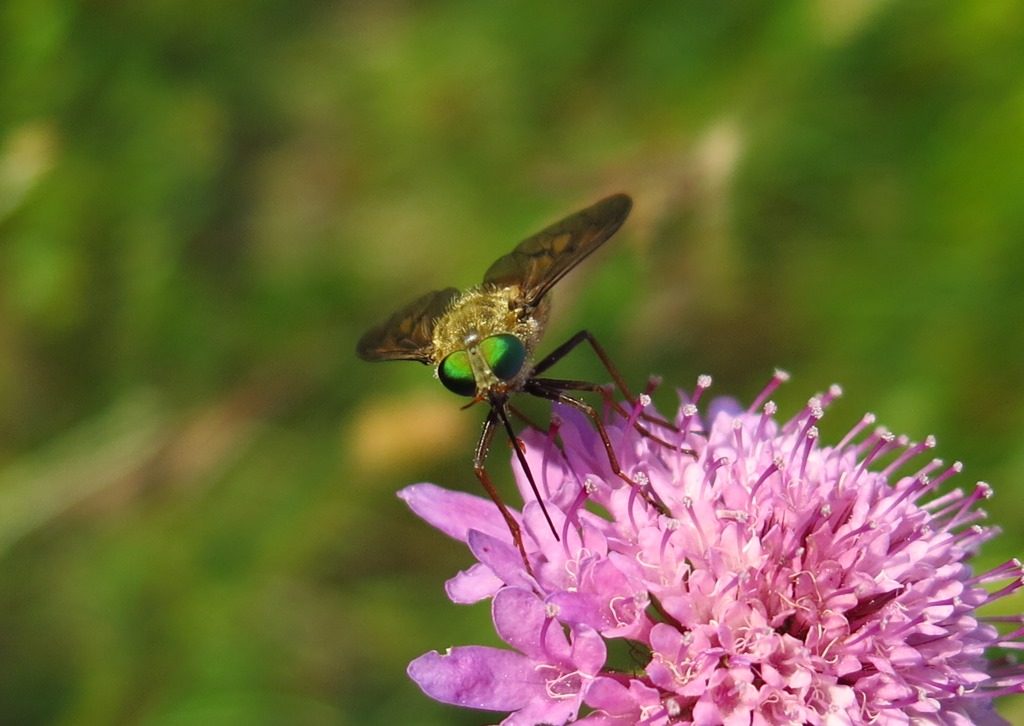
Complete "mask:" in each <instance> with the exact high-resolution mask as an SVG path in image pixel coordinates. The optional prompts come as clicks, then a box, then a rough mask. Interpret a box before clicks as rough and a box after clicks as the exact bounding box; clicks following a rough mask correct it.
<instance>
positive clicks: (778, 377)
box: [747, 368, 789, 413]
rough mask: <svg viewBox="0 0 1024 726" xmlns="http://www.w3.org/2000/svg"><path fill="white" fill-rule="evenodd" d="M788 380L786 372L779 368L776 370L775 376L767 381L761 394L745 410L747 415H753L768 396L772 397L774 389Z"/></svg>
mask: <svg viewBox="0 0 1024 726" xmlns="http://www.w3.org/2000/svg"><path fill="white" fill-rule="evenodd" d="M788 380H789V374H788V373H787V372H786V371H784V370H782V369H781V368H776V369H775V375H773V376H772V379H771V380H770V381H768V385H767V386H765V387H764V390H762V391H761V393H759V394H758V395H757V397H756V398H755V399H754V402H753V403H751V404H750V408H748V409H747V413H753V412H754V411H756V410H757V409H758V408H760V407H761V404H762V403H763V402H764V401H765V400H767V398H768V396H770V395H772V393H773V392H774V391H775V389H776V388H778V387H779V386H781V385H782V384H783V383H785V382H786V381H788Z"/></svg>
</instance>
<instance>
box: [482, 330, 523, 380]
mask: <svg viewBox="0 0 1024 726" xmlns="http://www.w3.org/2000/svg"><path fill="white" fill-rule="evenodd" d="M480 352H481V353H482V354H483V356H484V360H485V361H486V362H487V366H488V367H489V368H490V369H491V371H493V372H494V375H495V376H497V377H498V378H499V379H501V380H503V381H510V380H512V379H513V378H515V377H516V376H517V375H519V371H521V370H522V369H523V363H525V362H526V346H525V345H523V341H521V340H520V339H519V338H517V337H516V336H514V335H512V334H511V333H503V334H502V335H492V336H491V337H490V338H485V339H484V340H482V341H481V342H480Z"/></svg>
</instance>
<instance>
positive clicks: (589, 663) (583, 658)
mask: <svg viewBox="0 0 1024 726" xmlns="http://www.w3.org/2000/svg"><path fill="white" fill-rule="evenodd" d="M607 657H608V648H607V647H606V646H605V644H604V638H602V637H601V636H600V635H598V633H597V631H596V630H594V629H592V628H588V627H587V626H586V625H580V626H579V627H577V628H574V629H573V641H572V662H573V665H574V666H576V668H577V669H578V670H579V671H580V673H585V674H586V675H588V676H595V675H597V674H598V672H600V670H601V669H602V668H604V662H605V660H606V659H607Z"/></svg>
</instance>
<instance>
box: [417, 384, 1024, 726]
mask: <svg viewBox="0 0 1024 726" xmlns="http://www.w3.org/2000/svg"><path fill="white" fill-rule="evenodd" d="M782 380H784V375H783V374H779V375H777V376H776V378H775V379H774V380H773V382H772V384H771V385H770V386H769V387H768V389H767V390H766V392H765V393H764V394H762V396H761V397H759V399H758V400H757V401H756V402H755V404H754V405H753V406H751V408H748V409H746V410H741V409H740V407H739V406H738V405H737V404H735V403H734V402H730V401H717V402H714V403H712V405H711V407H710V411H709V412H708V414H707V415H706V417H705V418H701V417H700V416H699V414H698V409H697V407H696V405H695V404H696V402H697V400H698V399H699V398H700V394H701V393H702V392H703V390H704V388H706V387H707V386H708V385H710V380H709V379H706V378H705V377H702V379H701V381H700V383H699V385H698V388H697V390H696V392H695V393H694V394H693V395H691V396H683V403H682V406H681V408H680V410H679V413H678V414H677V416H676V418H675V422H674V423H675V426H676V428H677V429H678V431H672V430H668V431H669V434H668V435H667V436H665V435H664V432H663V431H662V430H659V431H658V433H657V436H658V437H660V438H664V439H671V441H670V442H669V443H670V444H672V446H667V445H666V443H665V441H664V440H662V441H659V440H658V439H656V438H653V437H651V436H649V435H646V434H645V433H644V432H645V430H646V429H645V428H644V427H637V426H635V425H634V424H635V422H636V417H637V416H638V415H639V414H640V413H641V411H640V410H639V406H640V405H642V404H638V407H637V410H635V411H634V412H633V414H634V418H633V419H632V420H629V421H626V420H623V419H622V418H621V417H613V418H612V419H611V420H609V421H608V422H607V424H606V431H607V434H608V437H609V439H610V440H611V442H612V445H613V446H614V449H615V454H616V458H617V459H618V462H619V464H620V467H621V468H622V470H623V471H624V472H625V473H626V475H627V476H628V477H629V478H630V479H631V480H632V481H633V482H635V485H634V486H630V485H628V484H627V483H625V482H624V481H623V480H622V478H620V477H618V476H617V475H616V474H615V473H614V472H613V471H612V469H611V465H610V460H609V457H608V454H607V451H606V450H605V448H604V444H603V442H602V440H601V438H600V437H599V436H598V433H597V432H596V431H595V430H594V428H593V426H592V425H591V423H590V422H589V421H588V420H587V419H586V418H585V417H583V416H582V415H580V414H579V413H578V412H577V411H575V410H573V409H568V408H563V407H557V408H556V410H555V418H554V423H553V425H552V430H551V431H550V432H546V433H545V432H538V431H526V432H524V434H523V436H522V440H523V443H524V445H525V447H526V459H527V462H528V464H529V466H530V469H531V471H532V472H533V473H534V478H535V480H536V481H537V483H538V484H539V486H540V488H541V493H542V495H543V497H544V503H543V504H544V507H545V508H546V510H547V512H548V514H549V515H550V517H551V519H552V521H553V522H554V524H555V529H556V530H557V531H558V533H559V534H558V537H556V536H555V535H554V534H553V532H552V531H551V527H550V526H549V524H548V522H547V519H546V518H545V516H544V513H543V511H542V509H541V504H540V503H539V502H537V501H535V500H534V498H533V494H532V493H531V492H530V489H529V488H528V483H527V481H526V477H525V476H524V475H523V472H522V471H521V470H518V469H517V480H518V482H519V486H520V490H521V492H522V493H523V497H524V501H525V502H526V503H525V505H524V507H523V509H522V512H521V514H520V513H517V514H518V515H519V516H520V517H521V523H522V527H523V532H524V543H525V546H526V550H527V552H528V555H529V559H530V567H529V568H527V567H526V565H525V564H524V562H523V560H522V557H521V556H520V553H519V552H518V550H516V548H515V547H514V546H513V545H512V541H511V537H510V535H509V533H508V531H507V528H506V527H505V524H504V522H503V520H502V519H501V517H500V515H499V514H498V512H497V510H496V508H494V507H493V505H492V504H490V502H487V501H485V500H483V499H481V498H479V497H474V496H471V495H468V494H462V493H456V492H449V491H446V490H444V489H441V488H439V487H436V486H433V485H429V484H419V485H415V486H411V487H408V488H406V489H405V490H403V491H402V492H401V494H400V495H401V496H402V498H403V499H405V500H406V501H407V502H408V503H409V505H410V506H411V507H412V508H413V510H414V511H415V512H416V513H417V514H419V515H420V516H421V517H423V518H424V519H426V520H427V521H428V522H430V523H431V524H434V525H435V526H437V527H438V528H439V529H441V530H442V531H444V532H445V533H447V534H449V535H450V536H452V537H455V538H457V539H459V540H461V541H463V542H465V543H466V544H467V545H468V546H469V548H470V550H471V552H472V553H473V555H474V556H475V557H476V559H477V560H478V562H477V563H476V564H475V565H473V566H472V567H470V568H469V569H468V570H466V571H464V572H461V573H459V574H458V575H456V576H455V577H454V578H453V579H452V580H450V581H449V582H448V585H447V591H448V594H449V597H450V598H451V599H452V600H453V601H454V602H457V603H469V602H477V601H480V600H483V599H486V598H492V609H493V616H494V622H495V627H496V629H497V632H498V634H499V636H500V637H501V638H502V639H503V640H504V641H505V642H506V643H508V645H509V646H511V648H512V649H513V650H507V649H496V648H484V647H479V646H463V647H456V648H452V649H451V650H450V651H449V652H448V653H447V654H446V655H438V654H437V653H435V652H431V653H427V654H426V655H424V656H421V657H420V658H418V659H416V660H415V661H413V662H412V664H410V666H409V673H410V675H411V677H412V678H413V679H414V680H415V681H416V682H417V683H418V684H419V685H420V687H421V688H422V689H423V690H424V691H425V692H426V693H427V694H428V695H429V696H431V697H433V698H435V699H437V700H440V701H444V702H447V703H453V704H458V705H463V706H468V707H472V708H479V709H489V710H496V711H507V712H511V715H510V716H508V718H506V719H505V721H503V723H504V724H539V723H549V724H563V723H568V722H577V723H586V724H623V725H625V724H649V725H651V726H656V725H662V724H691V723H692V724H718V723H721V724H727V725H732V724H736V725H739V724H742V725H743V726H748V725H750V724H753V725H754V726H761V725H767V724H793V723H798V724H828V725H832V724H835V725H838V724H877V723H895V724H899V723H906V724H910V723H920V724H956V725H963V724H1003V723H1006V722H1005V721H1004V720H1003V719H1002V718H1000V717H999V716H998V715H996V713H995V712H994V710H993V708H992V704H993V700H994V699H995V698H996V697H997V696H1000V695H1002V694H1005V693H1011V692H1021V691H1024V668H1022V667H1020V666H1017V665H1013V664H1011V663H1010V661H1009V660H1008V659H1006V658H1005V657H1004V653H1005V650H1007V649H1019V648H1021V647H1022V644H1021V636H1022V634H1024V631H1022V630H1021V629H1018V630H1016V631H1014V632H1012V633H1009V634H1002V633H1001V632H1000V630H997V628H996V626H995V623H996V621H997V620H998V619H996V618H985V617H983V616H982V615H979V614H978V612H977V611H978V608H979V607H981V606H983V605H986V604H988V603H990V602H992V601H993V600H995V599H997V598H999V597H1002V596H1004V595H1007V594H1009V593H1010V592H1013V591H1015V590H1016V589H1017V588H1019V587H1020V585H1021V581H1022V580H1021V578H1022V568H1021V565H1020V563H1019V562H1018V561H1016V560H1014V561H1011V562H1008V563H1006V564H1005V565H1003V566H1001V567H998V568H996V569H994V570H992V571H991V572H988V573H985V574H982V575H975V574H973V573H972V571H971V568H970V566H969V564H968V560H969V559H970V557H971V556H972V555H973V554H974V553H975V552H976V551H977V548H978V547H979V545H980V544H981V543H982V542H984V541H985V540H987V539H989V538H991V537H992V536H993V535H994V534H995V533H996V531H995V530H994V529H992V528H990V527H985V526H984V525H982V524H980V521H981V520H983V519H984V516H985V515H984V513H983V512H982V511H981V510H979V509H977V508H976V505H977V503H978V501H979V500H981V499H985V498H987V497H989V496H990V495H991V490H990V488H989V487H988V486H987V485H985V484H983V483H979V484H977V485H976V486H975V487H974V488H973V490H972V491H971V492H969V493H964V492H963V491H962V490H960V489H955V490H952V491H950V492H949V493H946V494H944V495H939V494H938V493H937V489H938V488H939V486H940V485H941V484H942V483H943V482H944V481H945V480H946V479H948V478H949V477H951V476H953V475H955V474H956V473H958V472H959V471H960V468H961V467H960V465H959V464H958V463H956V464H953V465H951V466H944V465H943V464H942V462H940V461H939V460H934V459H933V460H930V461H928V462H926V463H924V464H923V465H921V464H919V463H915V462H916V460H917V459H919V458H921V456H922V455H923V454H925V453H926V452H928V451H929V450H930V449H931V448H932V447H933V446H934V440H933V439H931V438H930V437H929V438H928V439H926V440H925V441H923V442H920V443H912V442H910V441H909V440H908V439H906V438H905V437H897V436H893V435H892V434H890V433H889V432H887V431H885V430H884V429H872V426H873V424H874V419H873V417H871V416H865V417H864V418H863V419H861V421H860V422H858V423H857V424H856V425H855V426H854V427H853V428H852V430H851V431H850V432H849V433H848V434H847V435H846V436H845V437H844V438H843V439H842V440H841V441H840V442H839V443H838V444H836V445H835V446H825V445H823V444H822V443H821V442H820V441H819V438H818V431H817V427H816V424H817V422H818V420H819V419H820V418H821V417H822V415H823V414H824V410H825V408H826V407H827V405H828V404H829V403H830V402H831V401H832V399H834V398H835V397H836V396H837V395H839V393H840V391H839V390H838V388H833V389H831V390H830V391H829V392H828V393H827V394H825V395H823V396H820V397H816V398H813V399H811V401H810V402H809V403H808V405H807V406H806V407H805V408H804V409H803V410H802V411H801V412H800V413H798V414H797V415H796V416H794V417H793V418H791V419H789V420H788V421H783V422H780V421H779V420H777V419H776V416H775V414H776V407H775V405H774V404H773V403H772V402H770V401H769V402H768V403H765V404H764V405H763V406H762V405H761V403H762V401H763V399H764V398H766V397H767V395H769V394H770V391H771V390H772V389H773V388H774V387H775V386H776V385H778V383H780V382H781V381H782ZM643 403H648V402H647V401H646V400H645V401H643ZM642 413H644V414H645V415H655V414H654V412H653V411H652V410H645V411H643V412H642ZM513 466H518V465H517V463H516V462H515V461H513ZM1000 584H1002V588H1001V589H994V590H993V589H992V588H993V587H998V586H999V585H1000ZM1009 620H1010V621H1012V622H1014V623H1016V624H1017V627H1018V628H1019V627H1020V625H1021V623H1022V621H1021V619H1020V618H1012V619H1009ZM616 640H623V641H628V643H629V648H626V649H622V648H619V649H618V650H620V651H622V650H625V651H628V652H629V653H631V661H629V662H626V663H618V664H613V663H611V662H609V657H608V645H610V644H612V643H613V641H616ZM986 656H988V657H986ZM992 657H995V658H1001V659H1000V660H995V659H990V658H992Z"/></svg>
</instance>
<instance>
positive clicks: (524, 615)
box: [492, 587, 570, 675]
mask: <svg viewBox="0 0 1024 726" xmlns="http://www.w3.org/2000/svg"><path fill="white" fill-rule="evenodd" d="M492 614H493V617H494V628H495V630H497V631H498V635H500V636H501V639H502V640H504V641H505V642H506V643H508V644H509V645H511V646H512V647H513V648H515V649H516V650H518V651H520V652H522V653H526V654H527V655H529V656H531V657H533V658H534V659H536V660H537V661H539V662H541V663H551V664H567V663H569V662H570V658H569V653H570V651H569V643H568V642H567V641H566V638H565V634H564V633H563V632H562V626H561V625H559V624H558V623H557V622H556V621H554V620H553V619H549V618H548V617H547V612H546V610H545V607H544V603H542V602H541V600H540V598H538V597H537V596H536V595H535V594H534V593H533V592H531V591H529V590H525V589H522V588H517V587H505V588H502V589H501V591H499V592H498V594H497V595H495V596H494V600H493V604H492ZM549 675H550V674H549Z"/></svg>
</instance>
